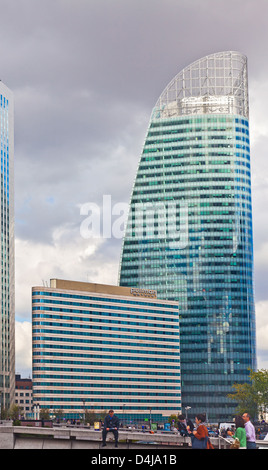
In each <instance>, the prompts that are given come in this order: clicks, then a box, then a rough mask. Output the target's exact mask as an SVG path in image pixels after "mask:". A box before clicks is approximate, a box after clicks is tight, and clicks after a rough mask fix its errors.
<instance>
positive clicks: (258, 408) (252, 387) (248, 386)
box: [227, 369, 268, 419]
mask: <svg viewBox="0 0 268 470" xmlns="http://www.w3.org/2000/svg"><path fill="white" fill-rule="evenodd" d="M249 378H250V383H243V384H237V383H235V384H234V385H233V387H232V388H233V389H234V390H235V391H234V393H232V394H229V395H227V397H228V398H231V399H232V400H234V401H236V402H237V403H238V406H237V410H236V411H237V413H238V414H240V415H242V414H243V413H249V414H250V416H252V417H253V418H255V419H256V418H258V417H259V416H263V415H264V413H265V412H266V411H267V409H268V370H266V369H261V370H257V371H256V372H254V371H253V370H251V369H250V373H249Z"/></svg>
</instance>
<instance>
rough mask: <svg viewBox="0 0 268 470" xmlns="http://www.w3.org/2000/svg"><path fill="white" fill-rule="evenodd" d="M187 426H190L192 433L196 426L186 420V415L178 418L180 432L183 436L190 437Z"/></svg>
mask: <svg viewBox="0 0 268 470" xmlns="http://www.w3.org/2000/svg"><path fill="white" fill-rule="evenodd" d="M187 426H189V429H190V431H191V432H192V431H193V429H194V425H193V423H192V421H191V420H190V419H187V420H186V418H185V415H179V416H178V431H179V433H180V435H181V436H189V433H188V430H187Z"/></svg>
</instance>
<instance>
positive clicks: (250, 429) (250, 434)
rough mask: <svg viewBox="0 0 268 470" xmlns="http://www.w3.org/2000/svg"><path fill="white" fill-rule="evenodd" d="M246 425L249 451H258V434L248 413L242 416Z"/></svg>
mask: <svg viewBox="0 0 268 470" xmlns="http://www.w3.org/2000/svg"><path fill="white" fill-rule="evenodd" d="M242 418H243V420H244V423H245V430H246V436H247V449H256V448H257V446H256V433H255V428H254V426H253V424H252V422H251V421H250V416H249V414H248V413H244V414H243V416H242Z"/></svg>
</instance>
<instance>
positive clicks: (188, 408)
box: [185, 406, 191, 421]
mask: <svg viewBox="0 0 268 470" xmlns="http://www.w3.org/2000/svg"><path fill="white" fill-rule="evenodd" d="M190 409H191V406H186V407H185V414H186V421H187V418H188V410H190Z"/></svg>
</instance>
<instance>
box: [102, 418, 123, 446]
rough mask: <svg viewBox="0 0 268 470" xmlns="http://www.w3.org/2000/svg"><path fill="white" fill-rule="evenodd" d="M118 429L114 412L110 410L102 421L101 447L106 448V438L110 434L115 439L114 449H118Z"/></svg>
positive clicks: (117, 421) (117, 420)
mask: <svg viewBox="0 0 268 470" xmlns="http://www.w3.org/2000/svg"><path fill="white" fill-rule="evenodd" d="M118 428H119V419H118V418H117V416H116V415H115V414H114V410H110V411H109V414H108V415H107V416H106V417H105V419H104V424H103V431H102V447H105V446H106V436H107V434H108V432H112V433H113V435H114V438H115V447H118Z"/></svg>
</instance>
